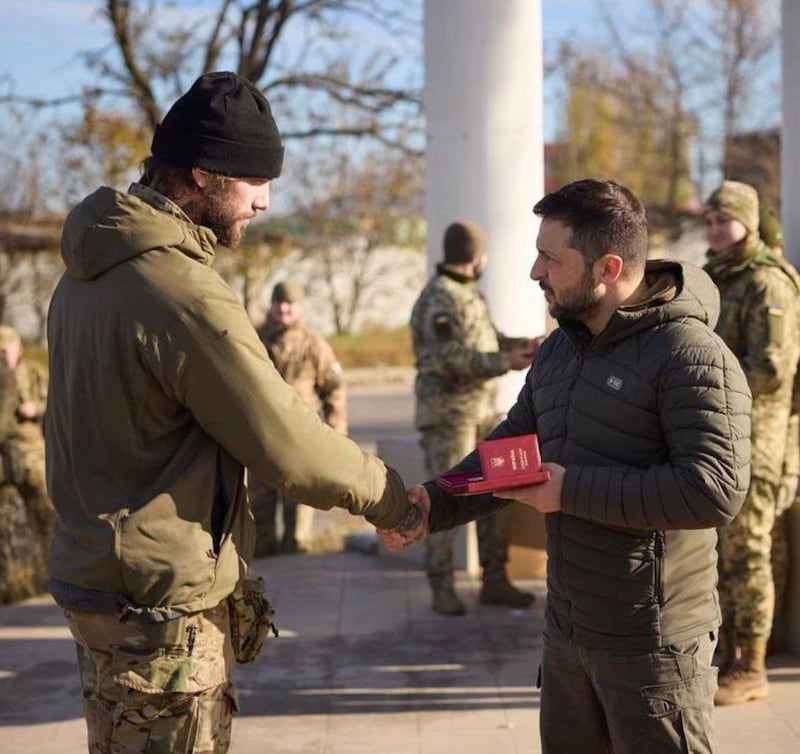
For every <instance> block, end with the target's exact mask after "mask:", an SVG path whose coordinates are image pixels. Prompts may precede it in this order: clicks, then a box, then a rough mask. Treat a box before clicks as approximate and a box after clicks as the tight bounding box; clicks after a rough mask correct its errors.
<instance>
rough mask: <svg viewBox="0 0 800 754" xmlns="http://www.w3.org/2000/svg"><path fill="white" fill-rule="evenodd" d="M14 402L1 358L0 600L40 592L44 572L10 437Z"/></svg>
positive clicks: (14, 423) (8, 372) (17, 453)
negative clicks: (22, 492) (20, 486)
mask: <svg viewBox="0 0 800 754" xmlns="http://www.w3.org/2000/svg"><path fill="white" fill-rule="evenodd" d="M17 405H18V401H17V384H16V380H15V379H14V373H13V372H12V371H11V369H10V368H9V367H8V366H7V365H6V363H5V361H2V360H0V462H2V466H0V604H4V603H8V602H15V601H17V600H20V599H25V598H26V597H31V596H33V595H35V594H39V593H40V592H41V591H42V589H43V587H44V577H45V573H46V569H45V563H44V559H43V554H42V550H41V547H40V544H39V541H38V539H37V537H36V533H35V532H34V531H33V528H32V526H31V523H30V517H29V515H28V510H27V506H26V505H25V499H24V498H23V497H22V495H21V493H20V490H19V485H20V484H21V483H22V482H23V480H24V474H25V468H24V465H23V463H22V454H21V453H20V451H19V448H18V446H17V445H16V443H15V441H14V439H13V436H14V434H15V432H16V427H17V416H16V411H17Z"/></svg>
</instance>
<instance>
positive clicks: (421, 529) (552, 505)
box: [378, 463, 565, 552]
mask: <svg viewBox="0 0 800 754" xmlns="http://www.w3.org/2000/svg"><path fill="white" fill-rule="evenodd" d="M542 469H546V470H547V471H549V472H550V479H549V480H548V481H547V482H544V483H542V484H534V485H531V486H530V487H517V488H515V489H510V490H498V491H497V492H495V493H493V494H494V496H495V497H500V498H504V499H506V500H517V501H518V502H520V503H523V504H524V505H528V506H530V507H531V508H534V509H535V510H537V511H539V513H554V512H556V511H560V510H561V487H562V485H563V482H564V471H565V469H564V467H563V466H560V465H559V464H557V463H543V464H542ZM406 492H407V494H408V502H409V503H410V504H411V507H410V508H409V509H408V512H407V513H406V515H405V517H404V518H403V520H402V521H401V522H400V523H399V524H398V525H397V526H395V527H394V528H393V529H378V533H379V534H380V536H381V539H382V540H383V543H384V545H385V546H386V548H387V549H388V550H391V551H393V552H399V551H400V550H402V549H403V548H405V547H409V546H411V545H413V544H415V543H417V542H419V540H420V539H422V538H423V537H424V536H425V535H426V534H428V533H429V530H430V513H431V499H430V496H429V495H428V491H427V490H426V489H425V488H424V487H423V486H422V485H415V486H414V487H409V489H408V490H406Z"/></svg>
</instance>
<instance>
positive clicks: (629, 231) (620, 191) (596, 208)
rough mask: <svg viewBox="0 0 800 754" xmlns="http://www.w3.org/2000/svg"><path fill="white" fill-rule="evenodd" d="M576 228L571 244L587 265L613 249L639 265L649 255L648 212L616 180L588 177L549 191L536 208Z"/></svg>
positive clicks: (544, 215) (537, 212)
mask: <svg viewBox="0 0 800 754" xmlns="http://www.w3.org/2000/svg"><path fill="white" fill-rule="evenodd" d="M533 214H534V215H536V216H537V217H541V218H543V219H552V220H560V221H561V222H563V223H564V224H565V225H567V226H569V227H570V229H571V230H572V238H571V240H570V246H572V248H573V249H577V250H578V251H579V252H580V253H581V254H583V256H584V257H585V260H586V264H587V266H588V265H590V264H591V263H592V262H594V261H595V260H596V259H599V258H600V257H601V256H603V254H607V253H609V252H610V251H613V252H614V253H616V254H618V255H619V256H620V257H621V258H622V260H623V262H625V264H626V265H628V266H629V267H631V268H633V269H635V268H639V267H643V266H644V263H645V260H646V259H647V213H646V211H645V208H644V206H643V205H642V203H641V202H640V201H639V199H638V198H637V197H636V195H635V194H634V193H633V192H632V191H631V190H630V189H628V188H625V186H622V185H621V184H619V183H616V182H615V181H605V180H597V179H594V178H585V179H583V180H580V181H575V182H574V183H568V184H567V185H566V186H563V187H562V188H560V189H558V191H553V192H552V193H550V194H547V196H545V197H544V198H543V199H540V200H539V201H538V202H537V203H536V205H535V206H534V208H533Z"/></svg>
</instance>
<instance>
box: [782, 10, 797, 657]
mask: <svg viewBox="0 0 800 754" xmlns="http://www.w3.org/2000/svg"><path fill="white" fill-rule="evenodd" d="M781 12H782V30H781V36H782V41H783V50H782V55H783V58H782V59H783V62H782V66H783V71H782V79H783V127H782V129H781V220H782V222H783V233H784V236H785V246H784V253H785V254H786V256H787V258H788V259H789V260H790V261H791V262H793V263H794V264H795V265H796V266H800V212H798V209H800V76H798V75H797V71H798V70H800V3H798V2H797V0H783V2H782V7H781ZM790 515H791V523H792V524H793V525H792V527H791V529H790V538H789V551H790V552H791V554H792V557H791V559H790V562H792V564H793V567H792V570H791V572H790V574H789V585H788V595H787V602H788V604H787V611H786V613H787V619H788V620H787V622H788V626H787V632H786V638H787V644H788V646H789V648H790V649H792V650H793V651H794V652H799V653H800V557H798V555H800V504H798V503H797V502H795V504H794V509H793V510H792V511H791V514H790Z"/></svg>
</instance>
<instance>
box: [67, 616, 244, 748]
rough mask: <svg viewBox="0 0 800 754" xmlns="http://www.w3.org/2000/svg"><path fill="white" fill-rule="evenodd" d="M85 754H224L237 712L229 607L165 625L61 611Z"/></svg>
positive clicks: (165, 623) (171, 621) (167, 622)
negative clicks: (72, 657)
mask: <svg viewBox="0 0 800 754" xmlns="http://www.w3.org/2000/svg"><path fill="white" fill-rule="evenodd" d="M64 613H65V615H66V618H67V622H68V624H69V627H70V630H71V631H72V635H73V636H74V637H75V641H76V643H77V650H78V664H79V667H80V674H81V686H82V690H83V706H84V714H85V716H86V726H87V730H88V743H89V752H90V754H225V752H227V751H228V748H229V746H230V734H231V716H232V713H233V711H234V710H236V709H238V706H237V702H236V693H235V690H234V688H233V685H232V683H231V681H230V676H231V670H232V668H233V664H234V660H233V649H232V647H231V640H230V616H229V614H228V603H227V601H223V602H222V603H220V604H219V605H217V607H215V608H212V609H211V610H205V611H203V612H201V613H195V614H194V615H189V616H185V617H182V618H178V619H175V620H170V621H166V622H164V623H142V622H137V621H134V620H128V621H124V622H123V621H121V620H120V619H119V616H117V615H107V614H99V613H84V612H80V613H78V612H72V611H66V610H65V611H64Z"/></svg>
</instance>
